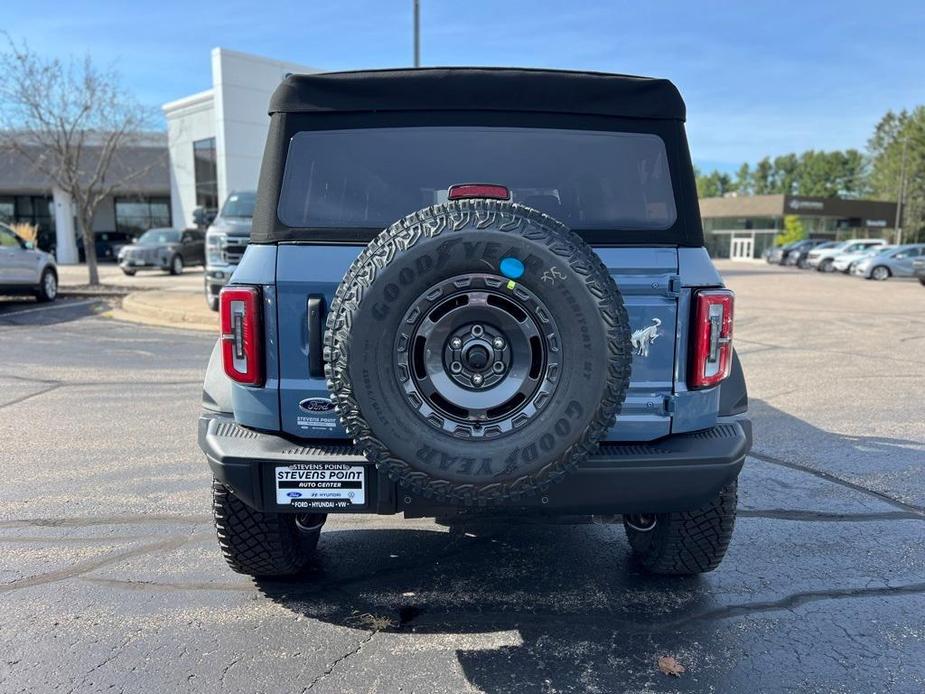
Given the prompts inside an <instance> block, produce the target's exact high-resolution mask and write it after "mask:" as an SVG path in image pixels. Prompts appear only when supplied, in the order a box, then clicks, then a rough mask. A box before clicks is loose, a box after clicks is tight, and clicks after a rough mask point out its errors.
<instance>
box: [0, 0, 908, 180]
mask: <svg viewBox="0 0 925 694" xmlns="http://www.w3.org/2000/svg"><path fill="white" fill-rule="evenodd" d="M421 5H422V63H423V64H424V65H519V66H529V67H562V68H577V69H594V70H605V71H613V72H625V73H629V74H641V75H654V76H659V77H667V78H669V79H671V80H673V81H674V82H675V84H677V85H678V87H679V88H680V89H681V93H682V94H683V95H684V97H685V99H686V101H687V105H688V133H689V139H690V142H691V149H692V152H693V155H694V159H695V161H696V162H697V163H698V164H699V165H700V166H702V167H703V168H712V167H714V166H718V167H720V168H723V169H733V168H735V167H736V166H737V165H738V164H739V163H741V162H742V161H751V162H754V161H756V160H757V159H759V158H760V157H762V156H764V155H765V154H768V155H772V156H773V155H776V154H782V153H785V152H790V151H802V150H804V149H809V148H815V149H836V148H846V147H857V148H863V147H864V144H865V142H866V140H867V138H868V136H869V134H870V132H871V130H872V128H873V126H874V124H875V123H876V122H877V120H878V119H879V117H880V116H881V115H882V114H883V113H884V112H885V111H886V110H887V109H894V110H895V109H901V108H909V107H912V106H915V105H918V104H923V103H925V52H923V51H922V50H921V43H922V36H923V35H925V2H922V0H917V1H915V0H910V1H906V2H900V1H894V0H881V1H879V2H870V1H868V2H854V1H852V0H847V1H845V2H837V3H836V2H813V1H812V0H804V2H798V3H795V2H786V1H783V0H778V1H777V2H764V1H756V0H746V1H744V2H743V1H742V0H739V1H738V2H710V1H708V0H697V1H696V2H681V1H677V2H667V1H666V2H654V1H649V2H639V1H638V0H637V1H636V2H616V1H612V0H611V1H606V0H601V1H598V2H579V1H577V0H572V2H571V3H569V2H555V3H554V2H547V1H546V0H533V1H530V0H504V1H503V2H500V1H494V2H492V1H490V0H465V1H464V2H460V1H459V0H421ZM411 6H412V2H411V0H326V1H325V2H320V1H318V0H302V1H301V2H282V1H277V0H263V1H262V2H259V3H254V2H236V1H228V0H225V1H222V2H219V1H217V0H187V1H186V2H174V1H173V0H158V1H157V2H131V1H129V2H126V1H125V0H122V1H120V2H90V1H88V0H81V1H79V2H65V1H64V0H61V1H59V2H44V1H42V0H31V1H30V2H15V3H14V2H8V3H3V8H2V9H0V27H3V28H4V29H5V30H6V31H8V32H9V33H10V34H11V35H12V36H14V37H16V38H19V39H23V38H25V39H27V40H28V41H29V43H30V45H31V46H32V47H33V48H34V49H35V50H37V51H39V52H42V53H45V54H54V55H58V56H66V55H69V54H77V55H82V54H83V53H89V54H90V55H91V56H92V57H93V58H94V59H95V60H97V61H98V62H100V63H103V64H111V65H113V66H114V67H115V68H116V69H118V70H119V71H120V72H121V74H122V75H123V77H124V81H125V82H126V84H127V85H129V86H130V87H131V88H132V89H134V91H135V93H136V95H137V96H138V98H139V99H141V100H142V101H144V102H145V103H149V104H152V105H160V104H161V103H163V102H166V101H170V100H172V99H175V98H179V97H181V96H185V95H187V94H189V93H192V92H195V91H199V90H201V89H205V88H207V87H209V85H210V72H209V71H210V62H209V51H210V49H211V48H213V47H214V46H223V47H226V48H231V49H235V50H239V51H245V52H251V53H257V54H261V55H266V56H269V57H273V58H279V59H281V60H288V61H293V62H298V63H302V64H306V65H311V66H315V67H318V68H321V69H351V68H361V67H390V66H405V65H408V64H409V63H410V61H411Z"/></svg>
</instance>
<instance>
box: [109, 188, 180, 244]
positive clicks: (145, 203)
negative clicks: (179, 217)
mask: <svg viewBox="0 0 925 694" xmlns="http://www.w3.org/2000/svg"><path fill="white" fill-rule="evenodd" d="M169 226H170V198H161V197H156V198H139V197H132V198H116V230H117V231H124V232H128V233H130V234H135V235H138V234H141V233H143V232H145V231H147V230H148V229H156V228H158V227H169Z"/></svg>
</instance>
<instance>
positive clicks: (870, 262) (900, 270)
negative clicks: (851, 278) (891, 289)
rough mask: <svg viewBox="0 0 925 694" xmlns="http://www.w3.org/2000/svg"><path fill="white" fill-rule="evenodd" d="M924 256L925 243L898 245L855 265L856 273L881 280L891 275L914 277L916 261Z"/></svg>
mask: <svg viewBox="0 0 925 694" xmlns="http://www.w3.org/2000/svg"><path fill="white" fill-rule="evenodd" d="M923 256H925V243H913V244H907V245H905V246H896V247H894V248H891V249H889V250H886V251H883V252H882V253H878V254H876V255H873V256H870V257H869V258H864V259H863V260H861V261H860V262H859V263H858V264H857V266H856V267H855V269H854V274H856V275H860V276H861V277H865V278H867V279H872V280H880V281H881V282H882V281H883V280H887V279H889V278H890V277H914V276H916V267H915V262H916V260H918V259H920V258H922V257H923ZM920 279H921V278H920Z"/></svg>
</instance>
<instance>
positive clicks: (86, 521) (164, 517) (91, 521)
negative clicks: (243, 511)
mask: <svg viewBox="0 0 925 694" xmlns="http://www.w3.org/2000/svg"><path fill="white" fill-rule="evenodd" d="M211 521H212V516H210V515H206V514H202V515H182V514H171V513H159V514H150V515H147V516H139V515H133V516H94V517H85V518H24V519H19V520H6V521H0V528H33V527H38V528H88V527H92V526H96V525H148V524H161V523H167V524H180V523H209V522H211Z"/></svg>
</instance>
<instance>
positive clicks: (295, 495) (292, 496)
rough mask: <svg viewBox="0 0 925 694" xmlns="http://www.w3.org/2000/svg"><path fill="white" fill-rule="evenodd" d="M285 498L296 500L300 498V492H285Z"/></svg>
mask: <svg viewBox="0 0 925 694" xmlns="http://www.w3.org/2000/svg"><path fill="white" fill-rule="evenodd" d="M286 496H288V497H289V498H290V499H298V498H299V497H300V496H302V492H286Z"/></svg>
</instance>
